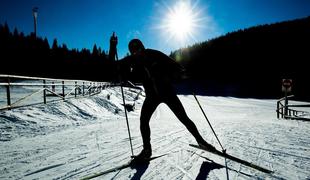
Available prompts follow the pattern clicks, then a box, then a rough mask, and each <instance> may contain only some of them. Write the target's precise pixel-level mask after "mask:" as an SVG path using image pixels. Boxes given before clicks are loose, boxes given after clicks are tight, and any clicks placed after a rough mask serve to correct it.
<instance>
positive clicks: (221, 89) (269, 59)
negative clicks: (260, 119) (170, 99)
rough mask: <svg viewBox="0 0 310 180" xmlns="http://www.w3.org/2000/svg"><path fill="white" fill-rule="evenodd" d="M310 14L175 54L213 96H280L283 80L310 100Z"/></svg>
mask: <svg viewBox="0 0 310 180" xmlns="http://www.w3.org/2000/svg"><path fill="white" fill-rule="evenodd" d="M309 42H310V17H307V18H303V19H297V20H292V21H286V22H280V23H275V24H268V25H260V26H256V27H251V28H248V29H244V30H238V31H235V32H231V33H228V34H226V35H224V36H221V37H218V38H215V39H212V40H209V41H206V42H202V43H198V44H195V45H193V46H191V47H188V48H184V49H179V50H177V51H175V52H173V53H172V54H171V56H172V57H173V58H174V59H177V60H178V61H180V62H181V63H182V64H183V65H184V66H185V67H186V68H187V70H188V73H189V74H191V75H192V78H193V79H195V80H199V81H205V83H204V86H205V88H204V90H205V91H206V93H207V94H208V93H209V94H212V95H228V96H229V95H232V96H243V97H261V98H276V97H280V96H281V95H282V94H281V80H282V79H283V78H290V79H292V80H293V88H292V90H293V94H295V95H296V96H297V97H299V98H300V99H307V100H310V85H309V77H310V76H309V73H308V72H309V67H308V65H307V61H309V59H310V54H309V46H308V45H307V44H309Z"/></svg>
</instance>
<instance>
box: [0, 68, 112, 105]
mask: <svg viewBox="0 0 310 180" xmlns="http://www.w3.org/2000/svg"><path fill="white" fill-rule="evenodd" d="M108 86H111V83H109V82H94V81H86V80H69V79H52V78H41V77H28V76H15V75H2V74H0V95H1V94H2V96H3V95H4V96H5V97H3V98H2V97H1V98H0V100H1V99H6V100H1V101H0V102H2V104H0V110H9V109H13V108H18V107H24V106H30V105H36V104H42V103H44V104H47V103H50V102H55V101H60V100H63V101H64V100H66V99H69V98H76V97H83V96H91V95H95V94H98V93H100V92H101V90H103V89H105V88H107V87H108ZM13 89H14V90H15V91H16V92H12V90H13ZM1 91H2V92H1ZM29 91H30V92H29ZM14 95H15V98H13V96H14ZM36 95H40V96H42V99H41V98H36V101H38V99H41V100H39V102H28V103H26V104H25V101H27V100H29V99H30V98H31V97H34V96H36ZM13 99H14V101H13ZM5 101H6V103H5ZM23 103H24V104H23Z"/></svg>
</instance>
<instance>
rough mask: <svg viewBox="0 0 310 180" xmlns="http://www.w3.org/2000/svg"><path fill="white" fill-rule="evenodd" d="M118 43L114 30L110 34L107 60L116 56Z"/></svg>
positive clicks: (112, 59)
mask: <svg viewBox="0 0 310 180" xmlns="http://www.w3.org/2000/svg"><path fill="white" fill-rule="evenodd" d="M117 43H118V38H117V36H116V34H115V32H113V33H112V36H111V37H110V50H109V60H110V61H115V57H116V59H117V58H118V57H117V49H116V46H117Z"/></svg>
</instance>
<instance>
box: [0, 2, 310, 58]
mask: <svg viewBox="0 0 310 180" xmlns="http://www.w3.org/2000/svg"><path fill="white" fill-rule="evenodd" d="M180 1H183V2H186V4H187V5H188V6H189V7H190V9H191V11H192V14H194V15H193V16H192V19H194V26H193V27H192V30H191V31H192V32H191V33H189V34H192V35H191V36H189V37H187V38H186V40H184V39H183V41H182V42H181V41H180V39H177V38H173V33H174V32H171V31H170V32H168V31H167V25H166V24H167V19H168V17H167V16H168V14H169V12H171V11H173V10H174V7H175V6H176V4H178V3H179V2H180ZM34 6H36V7H38V8H39V10H38V36H41V37H47V38H48V40H49V42H50V43H52V41H53V39H54V38H57V40H58V43H59V44H62V43H65V44H66V45H67V46H68V47H69V48H78V49H81V48H87V49H90V50H91V49H92V47H93V45H94V44H97V46H99V47H101V48H102V49H104V50H106V51H107V50H108V48H109V38H110V35H111V34H112V32H113V31H115V32H116V33H117V35H118V38H119V45H118V52H119V57H123V56H124V55H125V54H126V53H127V52H128V50H127V44H128V42H129V41H130V39H132V38H140V39H141V40H142V41H143V42H144V44H145V46H146V47H147V48H153V49H158V50H161V51H163V52H164V53H166V54H169V53H170V52H171V51H174V50H176V49H178V48H181V47H184V46H188V45H192V44H193V43H196V42H202V41H206V40H208V39H210V38H214V37H217V36H220V35H223V34H225V33H227V32H231V31H234V30H238V29H243V28H247V27H251V26H255V25H259V24H268V23H274V22H279V21H285V20H292V19H296V18H301V17H306V16H309V15H310V0H200V1H197V0H192V1H189V0H111V1H107V0H1V1H0V23H1V24H4V22H7V23H8V24H9V26H10V28H11V30H12V29H13V28H14V27H17V29H18V30H19V31H22V32H24V33H25V34H29V33H30V32H32V31H33V17H32V8H33V7H34ZM165 23H166V24H165ZM181 23H183V22H181ZM184 23H185V21H184ZM179 29H181V28H179ZM174 31H175V30H174Z"/></svg>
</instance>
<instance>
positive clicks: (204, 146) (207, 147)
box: [198, 141, 217, 151]
mask: <svg viewBox="0 0 310 180" xmlns="http://www.w3.org/2000/svg"><path fill="white" fill-rule="evenodd" d="M198 145H199V146H200V147H202V148H203V149H206V150H208V151H217V150H216V149H215V147H214V146H212V145H211V144H209V143H207V142H206V141H201V142H198Z"/></svg>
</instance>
